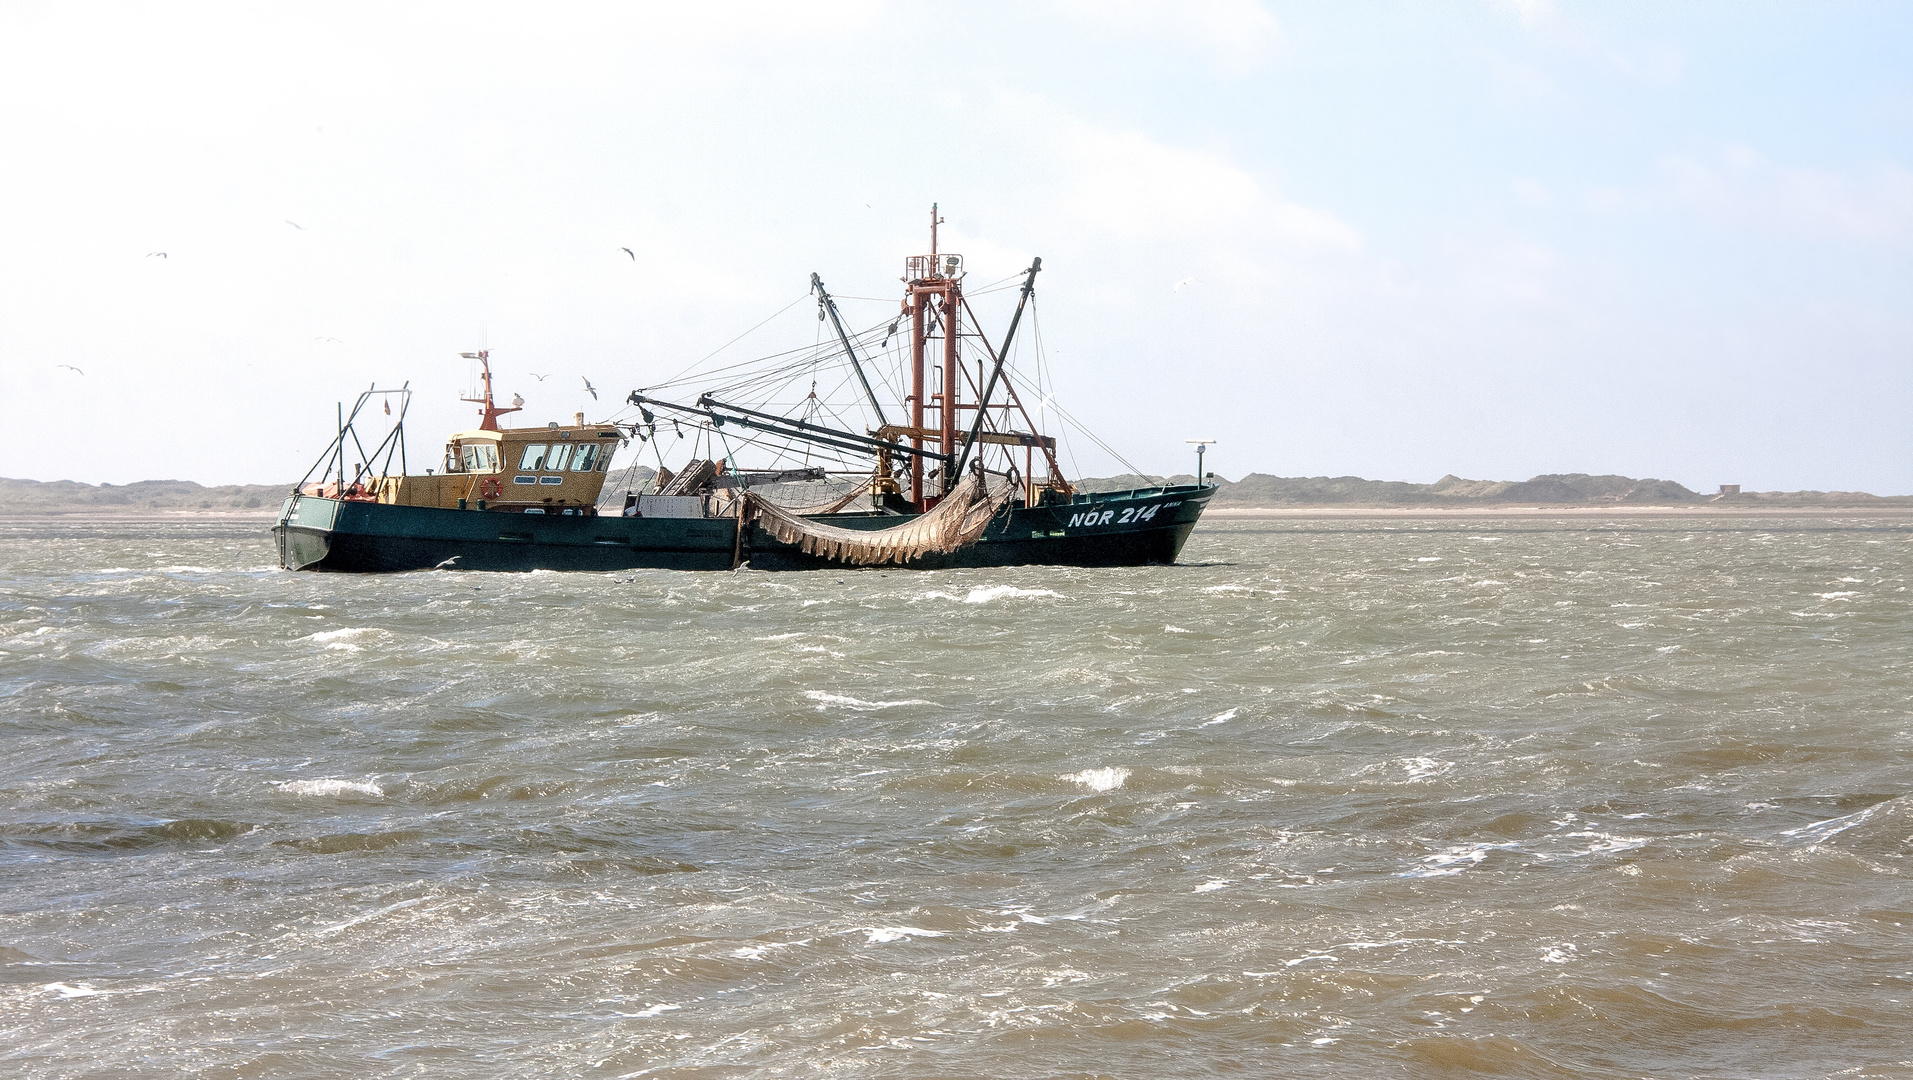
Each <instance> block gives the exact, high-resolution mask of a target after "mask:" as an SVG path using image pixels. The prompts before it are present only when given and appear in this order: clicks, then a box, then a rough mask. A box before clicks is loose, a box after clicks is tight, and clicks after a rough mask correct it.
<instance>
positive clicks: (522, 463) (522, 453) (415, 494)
mask: <svg viewBox="0 0 1913 1080" xmlns="http://www.w3.org/2000/svg"><path fill="white" fill-rule="evenodd" d="M623 437H624V435H623V432H621V431H619V430H618V429H617V427H616V426H615V425H612V424H587V423H585V422H584V414H583V413H579V414H578V416H577V422H576V423H575V424H572V425H570V426H562V425H559V424H557V423H551V424H547V425H545V426H544V427H541V428H503V429H496V430H492V431H485V430H482V429H481V430H478V431H461V432H458V433H457V434H455V435H453V436H452V437H451V440H450V441H449V442H447V443H446V444H445V460H444V462H443V468H442V469H438V470H433V471H432V472H431V473H430V474H428V475H426V476H381V477H373V478H372V479H371V480H370V481H369V482H368V483H367V485H366V489H367V490H366V496H367V497H368V498H375V499H376V500H377V501H379V502H382V503H392V504H395V505H399V506H436V507H439V508H441V509H447V510H452V509H472V510H505V511H514V510H516V511H525V510H543V511H545V512H546V513H564V512H566V511H570V512H572V513H580V512H583V513H593V512H595V509H594V508H595V507H596V506H597V504H598V494H599V492H600V491H602V490H603V489H604V479H605V473H606V472H607V471H608V470H609V469H610V468H611V457H612V454H613V452H614V451H616V450H617V448H618V445H619V440H621V439H622V438H623Z"/></svg>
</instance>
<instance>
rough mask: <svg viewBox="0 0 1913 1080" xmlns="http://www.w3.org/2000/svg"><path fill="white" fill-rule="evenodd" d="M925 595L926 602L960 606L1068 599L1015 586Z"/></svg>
mask: <svg viewBox="0 0 1913 1080" xmlns="http://www.w3.org/2000/svg"><path fill="white" fill-rule="evenodd" d="M923 595H924V599H926V600H929V599H937V600H955V601H956V602H958V603H960V604H987V603H989V602H990V601H992V600H1002V599H1005V598H1018V597H1035V596H1047V597H1049V598H1051V599H1053V600H1066V599H1068V597H1065V596H1064V595H1063V594H1062V593H1059V592H1051V591H1050V590H1048V589H1019V588H1017V587H1016V586H1014V585H989V586H981V585H979V586H978V587H976V588H974V589H971V590H970V594H969V595H968V596H952V595H951V594H949V593H947V592H930V593H925V594H923Z"/></svg>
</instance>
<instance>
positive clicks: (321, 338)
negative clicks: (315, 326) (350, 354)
mask: <svg viewBox="0 0 1913 1080" xmlns="http://www.w3.org/2000/svg"><path fill="white" fill-rule="evenodd" d="M312 340H314V341H330V342H332V343H333V344H334V345H341V344H344V343H343V342H341V341H340V340H339V339H338V338H335V337H316V338H313V339H312Z"/></svg>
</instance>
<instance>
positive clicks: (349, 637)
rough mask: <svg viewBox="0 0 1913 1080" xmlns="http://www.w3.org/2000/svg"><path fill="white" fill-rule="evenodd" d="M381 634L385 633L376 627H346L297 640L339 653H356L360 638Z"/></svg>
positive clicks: (358, 649)
mask: <svg viewBox="0 0 1913 1080" xmlns="http://www.w3.org/2000/svg"><path fill="white" fill-rule="evenodd" d="M383 633H385V631H383V630H380V629H377V628H376V627H370V626H348V627H345V628H344V629H341V630H322V631H320V632H319V633H316V634H308V635H306V636H305V637H303V638H300V639H299V640H301V641H310V642H312V643H313V644H315V645H323V646H325V647H326V648H328V649H335V650H338V651H339V652H358V651H360V646H359V645H358V644H356V643H357V641H358V640H359V639H360V638H362V637H365V636H366V635H368V634H383Z"/></svg>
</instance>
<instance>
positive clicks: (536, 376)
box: [525, 371, 551, 382]
mask: <svg viewBox="0 0 1913 1080" xmlns="http://www.w3.org/2000/svg"><path fill="white" fill-rule="evenodd" d="M525 374H527V375H529V376H531V377H532V378H534V379H537V380H538V381H539V382H544V381H545V380H546V379H549V378H551V376H549V375H540V374H538V373H537V372H535V371H527V372H525Z"/></svg>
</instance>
